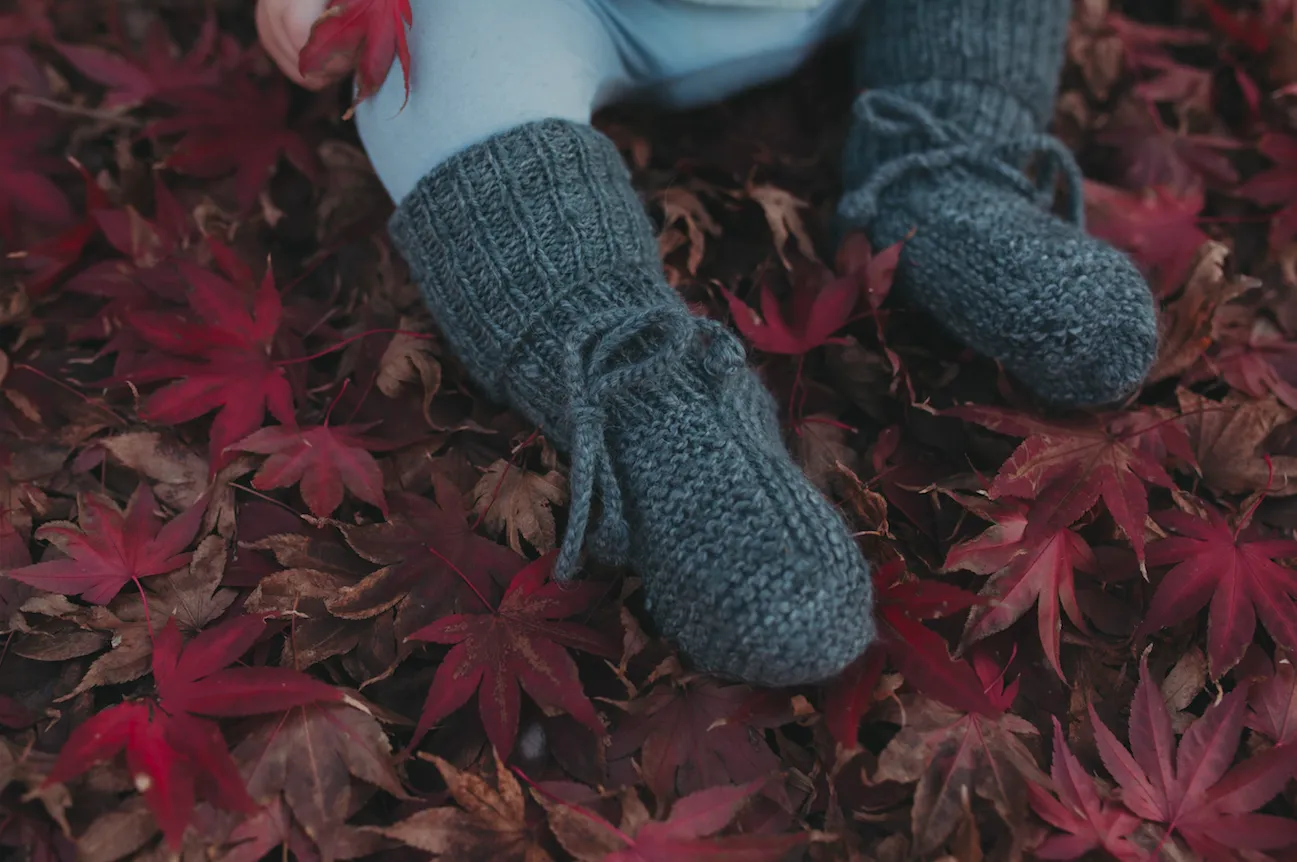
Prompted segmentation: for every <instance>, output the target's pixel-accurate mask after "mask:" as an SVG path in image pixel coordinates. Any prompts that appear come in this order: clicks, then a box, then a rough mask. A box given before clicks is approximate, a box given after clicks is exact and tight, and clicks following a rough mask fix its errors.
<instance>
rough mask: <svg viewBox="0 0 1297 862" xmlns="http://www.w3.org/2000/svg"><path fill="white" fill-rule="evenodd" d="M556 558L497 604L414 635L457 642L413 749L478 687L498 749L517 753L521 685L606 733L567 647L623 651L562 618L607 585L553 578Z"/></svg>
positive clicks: (526, 573) (549, 557) (518, 578)
mask: <svg viewBox="0 0 1297 862" xmlns="http://www.w3.org/2000/svg"><path fill="white" fill-rule="evenodd" d="M556 556H557V554H556V553H550V554H546V555H545V556H543V557H541V558H540V559H538V560H536V561H535V562H533V563H531V564H530V565H528V566H526V567H525V568H523V569H522V570H521V571H520V572H518V573H517V574H516V575H515V576H514V579H513V582H512V583H511V584H509V588H508V590H506V591H505V594H504V598H503V599H501V600H500V605H499V607H497V608H492V607H489V606H488V607H487V612H486V613H479V614H454V615H452V616H449V617H446V618H445V619H442V620H439V621H437V622H435V623H433V624H432V625H430V626H427V627H425V628H422V629H420V630H419V631H417V632H415V633H414V634H412V635H410V638H411V639H412V640H417V641H429V642H432V643H442V644H453V645H454V646H453V647H452V648H451V650H450V652H449V653H448V654H447V655H446V657H445V659H443V660H442V663H441V665H440V667H438V668H437V674H436V676H435V677H433V680H432V685H431V686H430V688H429V689H428V699H427V700H426V701H425V702H424V705H423V712H422V713H421V714H420V715H419V723H418V726H417V727H416V728H415V731H414V739H413V740H412V741H411V743H410V744H411V745H412V746H413V745H416V744H418V741H419V740H420V739H422V738H423V735H424V734H425V733H427V732H428V730H429V729H430V728H431V727H432V726H433V725H434V724H436V723H437V722H439V721H441V720H442V719H443V718H445V717H446V716H448V715H450V714H451V713H452V712H454V711H455V710H457V709H459V708H460V707H461V706H463V705H464V704H466V703H468V701H469V699H470V698H471V697H472V696H473V693H474V692H475V691H479V689H480V692H479V694H478V711H479V712H480V714H481V716H482V725H483V726H484V727H485V728H486V736H487V738H488V739H489V740H490V741H491V744H492V745H494V746H495V747H496V750H497V751H513V742H514V737H515V736H516V735H517V733H518V711H519V708H520V707H521V701H520V689H521V690H526V692H527V694H528V695H530V696H531V698H532V699H533V700H535V701H536V702H537V703H539V704H540V705H541V706H544V707H551V708H557V709H560V710H562V711H564V712H566V713H568V714H569V715H571V716H572V717H573V718H575V719H576V720H577V721H579V722H581V723H582V724H584V725H585V726H586V727H589V728H590V729H591V730H593V731H594V732H595V733H596V734H598V735H600V736H602V735H604V733H605V731H604V726H603V723H602V722H601V721H600V720H599V716H598V714H596V713H595V711H594V704H592V703H591V702H590V699H589V698H588V697H586V696H585V693H584V692H583V691H582V690H581V680H580V677H578V676H577V668H576V662H574V661H572V657H571V656H570V655H568V653H567V651H566V650H564V649H563V647H570V648H573V649H580V650H584V651H586V652H589V653H593V654H594V655H600V656H604V657H606V658H615V657H616V656H617V655H618V654H619V652H620V650H619V649H618V647H617V645H616V644H615V643H613V642H612V641H610V640H609V639H608V638H605V637H603V636H602V635H600V634H599V633H597V632H595V631H592V630H591V629H588V628H586V627H585V626H582V625H579V624H577V623H571V622H560V620H562V619H563V618H565V617H570V616H572V615H574V614H577V613H580V612H581V611H584V610H587V609H588V608H589V607H590V604H591V603H592V602H593V601H594V600H595V599H597V598H599V597H600V596H602V595H603V594H604V593H605V592H606V587H605V586H604V585H602V584H597V583H583V584H578V585H576V586H575V587H572V586H565V585H560V584H557V583H555V582H553V581H550V580H549V574H550V571H551V570H552V569H553V566H554V559H555V557H556Z"/></svg>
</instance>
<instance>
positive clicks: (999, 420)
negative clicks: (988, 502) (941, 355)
mask: <svg viewBox="0 0 1297 862" xmlns="http://www.w3.org/2000/svg"><path fill="white" fill-rule="evenodd" d="M947 413H948V414H949V415H952V416H956V417H959V418H961V419H965V420H968V421H970V422H976V423H977V424H979V425H982V426H983V427H985V428H989V429H991V430H992V431H997V432H999V433H1001V434H1012V435H1015V436H1019V437H1026V438H1027V439H1025V440H1024V441H1023V442H1022V444H1021V445H1020V446H1018V448H1017V449H1016V450H1014V452H1013V454H1012V455H1011V456H1009V460H1008V461H1005V462H1004V464H1003V466H1001V467H1000V472H999V474H998V475H997V476H996V477H995V481H994V482H992V483H991V487H990V488H989V489H988V493H989V494H990V496H991V497H992V499H995V498H999V497H1017V498H1019V499H1023V500H1040V501H1042V502H1047V503H1048V505H1049V507H1051V508H1052V509H1053V512H1052V513H1051V514H1049V515H1048V517H1046V516H1045V512H1044V511H1042V512H1041V513H1040V514H1041V517H1040V519H1039V520H1036V519H1033V520H1032V521H1031V523H1030V528H1029V530H1028V532H1027V534H1026V538H1028V539H1030V538H1033V536H1032V535H1031V534H1032V533H1034V532H1035V531H1036V530H1040V531H1042V532H1044V531H1052V530H1054V529H1057V528H1059V527H1068V526H1071V525H1072V524H1073V523H1074V522H1075V521H1076V520H1077V519H1078V518H1080V517H1081V516H1082V515H1084V514H1085V513H1086V512H1088V511H1089V510H1090V508H1091V507H1092V506H1093V505H1094V504H1095V503H1097V502H1098V501H1099V500H1100V499H1102V500H1103V503H1104V505H1105V506H1106V507H1107V509H1108V512H1109V513H1110V514H1111V515H1112V519H1113V520H1114V521H1116V522H1117V526H1118V527H1120V528H1121V531H1122V532H1123V533H1125V534H1126V536H1127V538H1129V539H1130V542H1131V544H1132V545H1133V546H1134V548H1135V555H1136V557H1138V558H1139V559H1140V560H1141V561H1143V559H1144V520H1145V518H1146V517H1147V516H1148V491H1147V489H1146V488H1145V487H1144V483H1145V482H1148V483H1151V484H1154V485H1158V486H1161V487H1163V488H1170V487H1171V477H1170V476H1168V475H1167V472H1166V470H1165V469H1164V468H1163V466H1162V464H1163V462H1164V461H1165V460H1166V459H1167V456H1168V455H1174V456H1176V457H1177V458H1179V459H1180V460H1182V461H1184V462H1185V463H1188V464H1192V463H1193V455H1192V452H1191V451H1190V449H1189V438H1188V436H1187V435H1186V433H1185V430H1184V428H1183V427H1182V426H1181V425H1180V423H1179V421H1177V420H1176V419H1175V418H1174V417H1173V416H1171V415H1169V414H1163V413H1162V412H1159V411H1157V410H1154V409H1144V410H1134V411H1127V412H1120V413H1116V412H1114V413H1102V414H1097V415H1094V416H1088V417H1085V418H1083V419H1078V420H1074V421H1049V420H1046V419H1040V418H1037V417H1034V416H1031V415H1028V414H1025V413H1014V412H1011V411H1007V410H1001V409H999V408H995V407H980V406H975V405H969V406H965V407H955V408H952V409H951V410H948V411H947Z"/></svg>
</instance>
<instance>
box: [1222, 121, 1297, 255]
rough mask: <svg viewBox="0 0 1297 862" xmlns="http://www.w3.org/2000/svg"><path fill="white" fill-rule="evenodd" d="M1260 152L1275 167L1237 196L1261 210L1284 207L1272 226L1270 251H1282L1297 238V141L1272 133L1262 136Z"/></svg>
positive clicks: (1240, 191) (1237, 191)
mask: <svg viewBox="0 0 1297 862" xmlns="http://www.w3.org/2000/svg"><path fill="white" fill-rule="evenodd" d="M1257 149H1258V150H1259V151H1260V152H1261V154H1262V155H1264V156H1265V157H1266V158H1268V159H1270V161H1272V162H1274V166H1273V167H1271V168H1270V169H1268V170H1265V171H1262V172H1261V173H1259V174H1257V175H1256V176H1254V177H1252V178H1251V179H1249V180H1248V181H1247V182H1245V183H1243V184H1242V185H1240V186H1239V187H1238V188H1237V189H1236V190H1235V192H1234V193H1235V194H1237V195H1239V196H1240V197H1243V198H1247V199H1248V200H1250V201H1252V202H1253V203H1256V204H1260V205H1261V206H1265V207H1269V206H1278V207H1282V209H1280V210H1279V211H1278V212H1276V213H1275V214H1274V216H1273V217H1272V219H1271V222H1270V248H1271V249H1272V250H1274V251H1279V250H1280V249H1282V248H1283V247H1284V246H1286V245H1287V244H1288V243H1289V242H1291V241H1292V238H1293V237H1294V236H1297V138H1293V137H1291V136H1289V135H1285V134H1282V133H1280V132H1269V133H1267V134H1265V135H1262V136H1261V140H1260V142H1259V143H1258V144H1257Z"/></svg>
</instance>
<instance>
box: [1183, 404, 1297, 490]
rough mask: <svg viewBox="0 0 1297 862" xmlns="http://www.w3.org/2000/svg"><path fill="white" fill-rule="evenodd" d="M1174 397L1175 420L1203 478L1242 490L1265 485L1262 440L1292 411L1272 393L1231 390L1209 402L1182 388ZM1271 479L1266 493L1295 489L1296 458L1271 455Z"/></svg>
mask: <svg viewBox="0 0 1297 862" xmlns="http://www.w3.org/2000/svg"><path fill="white" fill-rule="evenodd" d="M1176 394H1177V395H1178V397H1179V399H1180V412H1181V413H1182V414H1183V418H1182V419H1181V422H1182V423H1183V425H1184V428H1185V431H1187V432H1188V434H1189V441H1190V443H1191V444H1192V446H1193V451H1194V456H1195V457H1196V458H1197V459H1198V466H1199V468H1200V469H1201V470H1202V476H1203V479H1204V480H1205V481H1206V483H1207V484H1208V485H1210V486H1211V487H1212V488H1213V489H1215V490H1218V491H1224V492H1226V493H1230V494H1248V493H1251V492H1253V491H1256V490H1259V489H1261V488H1264V487H1266V485H1267V482H1270V479H1269V476H1270V468H1269V467H1267V466H1266V461H1265V457H1264V455H1263V450H1262V444H1263V443H1264V442H1265V439H1266V438H1267V437H1268V436H1270V433H1271V432H1272V431H1274V430H1275V429H1276V428H1278V427H1279V426H1280V425H1283V424H1285V423H1286V422H1289V421H1291V420H1292V419H1293V417H1294V416H1297V413H1294V412H1293V411H1292V410H1289V409H1288V408H1287V407H1285V406H1284V405H1282V404H1280V403H1279V401H1278V400H1276V399H1275V398H1274V397H1267V398H1248V397H1246V396H1244V395H1242V394H1240V393H1237V392H1231V393H1230V394H1229V395H1228V396H1226V398H1225V400H1224V401H1213V400H1211V399H1210V398H1206V397H1204V396H1202V395H1198V394H1197V393H1194V392H1190V391H1189V390H1187V389H1181V390H1179V391H1178V392H1177V393H1176ZM1270 463H1271V464H1272V465H1273V467H1274V479H1273V482H1270V489H1269V494H1270V495H1271V496H1275V497H1287V496H1290V495H1292V494H1297V481H1293V479H1294V478H1297V457H1294V456H1291V455H1272V456H1270Z"/></svg>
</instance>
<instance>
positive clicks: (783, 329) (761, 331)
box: [722, 270, 860, 356]
mask: <svg viewBox="0 0 1297 862" xmlns="http://www.w3.org/2000/svg"><path fill="white" fill-rule="evenodd" d="M825 272H827V270H826V271H825ZM814 281H815V280H814V279H812V278H802V279H799V280H798V281H797V283H796V285H795V286H794V289H793V297H792V304H791V307H790V309H789V312H788V316H787V318H785V316H784V312H783V310H782V309H780V307H779V302H778V300H776V299H775V294H774V291H772V290H771V289H770V285H769V284H765V285H762V288H761V316H760V317H758V316H757V313H756V312H755V311H753V310H752V309H751V308H749V307H748V305H747V304H746V303H744V302H743V300H741V299H739V298H738V297H737V296H735V295H734V294H733V293H730V291H728V290H724V289H722V290H723V292H724V293H725V299H726V300H727V301H728V302H729V304H730V313H731V314H733V315H734V325H735V326H736V327H738V330H739V332H741V333H743V336H744V337H745V338H746V339H747V340H748V341H749V342H751V343H752V346H753V347H755V348H757V349H758V350H763V351H765V352H766V353H783V354H787V355H789V356H801V355H802V354H805V353H809V352H810V351H812V350H814V349H815V348H817V347H819V346H821V345H823V344H831V343H838V342H840V341H841V339H835V338H832V337H831V336H832V335H833V333H834V332H837V331H838V330H839V329H841V328H842V327H844V326H846V325H847V323H848V322H849V320H850V318H851V312H852V311H854V310H855V308H856V303H857V302H858V301H859V299H860V285H859V284H858V282H857V281H856V279H855V278H852V277H850V276H843V277H839V278H832V277H826V278H825V279H824V281H823V286H822V287H820V288H819V289H818V290H817V289H815V285H814ZM762 318H764V320H762Z"/></svg>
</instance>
